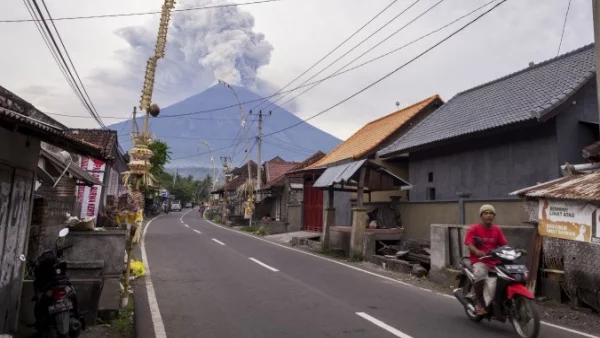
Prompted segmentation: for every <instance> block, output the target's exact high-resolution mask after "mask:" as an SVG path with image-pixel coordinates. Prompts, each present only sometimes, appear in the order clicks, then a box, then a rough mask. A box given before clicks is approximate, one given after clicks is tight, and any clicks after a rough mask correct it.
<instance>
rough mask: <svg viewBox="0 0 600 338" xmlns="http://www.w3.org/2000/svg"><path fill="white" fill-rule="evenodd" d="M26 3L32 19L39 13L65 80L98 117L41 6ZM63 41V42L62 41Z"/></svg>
mask: <svg viewBox="0 0 600 338" xmlns="http://www.w3.org/2000/svg"><path fill="white" fill-rule="evenodd" d="M24 2H25V5H26V6H27V7H28V9H29V8H31V10H32V11H33V16H32V17H36V16H35V12H37V15H38V16H39V18H40V21H41V25H40V26H42V25H43V26H42V31H43V30H44V28H45V32H44V34H42V38H43V39H46V38H48V43H47V46H49V48H50V53H51V54H52V55H53V57H54V56H56V58H55V61H57V63H58V65H59V68H60V69H61V72H62V73H63V75H64V76H65V78H66V80H67V82H68V83H69V85H70V86H71V88H72V89H73V90H74V92H75V95H76V96H77V97H78V98H79V100H80V101H81V102H82V104H83V105H84V107H85V108H86V110H87V111H88V112H89V113H90V115H92V116H96V115H97V113H95V112H94V110H93V109H92V106H91V105H90V103H88V102H87V101H86V97H85V95H84V93H83V92H82V90H81V88H80V87H79V85H78V84H77V81H75V77H74V76H73V73H72V72H71V70H70V69H69V66H68V63H67V61H66V60H65V57H64V55H63V54H62V52H61V50H60V47H59V46H58V43H57V42H56V39H55V38H54V35H53V33H52V30H51V29H50V27H49V26H48V23H47V22H46V19H45V18H44V15H43V13H42V10H41V8H40V7H39V5H38V4H37V2H36V0H32V3H33V6H31V7H30V4H29V5H28V3H27V2H26V0H24ZM42 2H43V0H42ZM33 7H35V10H34V9H33ZM46 9H47V7H46ZM30 14H32V12H30ZM48 16H50V13H49V12H48ZM55 28H56V27H55ZM56 32H57V35H58V36H60V34H59V33H58V30H57V31H56ZM61 41H62V39H61ZM50 42H51V43H50ZM62 45H63V48H64V44H62ZM65 53H68V51H67V50H66V48H65ZM69 59H70V58H69ZM58 60H60V61H62V66H61V62H60V61H58ZM71 65H72V63H71ZM63 70H64V71H63ZM73 71H74V72H76V69H75V67H73ZM77 77H78V78H79V75H77ZM81 85H82V87H83V83H81ZM96 121H97V122H98V123H99V124H100V125H101V126H102V127H105V126H104V124H103V123H102V120H101V119H99V118H98V119H97V120H96Z"/></svg>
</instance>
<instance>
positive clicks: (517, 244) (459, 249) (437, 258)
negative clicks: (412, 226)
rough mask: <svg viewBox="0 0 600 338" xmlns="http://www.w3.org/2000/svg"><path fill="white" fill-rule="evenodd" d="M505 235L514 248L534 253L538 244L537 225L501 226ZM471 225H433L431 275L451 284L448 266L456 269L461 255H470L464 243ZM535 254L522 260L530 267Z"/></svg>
mask: <svg viewBox="0 0 600 338" xmlns="http://www.w3.org/2000/svg"><path fill="white" fill-rule="evenodd" d="M500 227H501V228H502V231H503V232H504V236H505V237H506V240H507V241H508V244H509V245H510V246H511V247H514V248H519V249H525V250H527V251H528V252H530V253H531V252H533V249H534V245H535V236H536V231H537V230H536V228H535V227H534V226H531V225H524V226H507V225H500ZM467 229H468V226H463V225H458V224H432V225H431V237H430V241H431V269H430V271H429V278H430V279H431V280H433V281H435V282H438V283H442V284H451V283H452V282H453V281H452V280H451V279H449V278H448V277H449V275H448V272H447V269H449V268H453V269H456V268H457V267H458V266H459V264H460V258H461V257H463V256H468V252H469V251H468V248H467V247H466V246H465V245H464V242H465V235H466V231H467ZM533 259H534V257H532V256H525V257H523V258H521V259H520V261H521V262H522V263H524V264H527V265H528V266H529V267H530V268H531V266H532V262H533Z"/></svg>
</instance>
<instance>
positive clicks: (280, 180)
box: [268, 150, 325, 187]
mask: <svg viewBox="0 0 600 338" xmlns="http://www.w3.org/2000/svg"><path fill="white" fill-rule="evenodd" d="M323 157H325V153H324V152H322V151H320V150H319V151H317V152H316V153H314V154H312V155H311V156H310V157H308V158H307V159H305V160H304V161H302V162H300V163H296V164H295V165H294V166H293V167H292V168H290V169H288V170H287V171H286V172H284V173H283V174H282V175H281V176H279V177H277V178H274V179H273V180H271V182H270V183H269V185H268V187H274V186H280V185H282V184H283V181H284V179H285V177H286V176H287V175H289V174H290V173H293V172H295V171H298V170H302V169H304V168H306V167H308V166H310V165H311V164H313V163H315V162H317V161H319V160H320V159H322V158H323Z"/></svg>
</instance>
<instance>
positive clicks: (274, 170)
mask: <svg viewBox="0 0 600 338" xmlns="http://www.w3.org/2000/svg"><path fill="white" fill-rule="evenodd" d="M297 165H298V163H295V162H279V161H275V162H267V163H265V174H266V177H267V186H270V185H271V184H272V183H273V182H274V181H275V180H277V179H278V178H280V177H282V176H284V175H285V173H286V172H288V171H289V170H290V169H293V168H294V167H295V166H297Z"/></svg>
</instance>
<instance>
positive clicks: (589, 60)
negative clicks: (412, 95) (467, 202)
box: [378, 44, 595, 156]
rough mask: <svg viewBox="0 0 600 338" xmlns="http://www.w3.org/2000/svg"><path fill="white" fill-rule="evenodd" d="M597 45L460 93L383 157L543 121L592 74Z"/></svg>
mask: <svg viewBox="0 0 600 338" xmlns="http://www.w3.org/2000/svg"><path fill="white" fill-rule="evenodd" d="M594 65H595V64H594V45H593V44H591V45H587V46H585V47H582V48H579V49H577V50H574V51H572V52H569V53H567V54H564V55H561V56H559V57H557V58H554V59H551V60H548V61H545V62H542V63H539V64H537V65H533V66H530V67H528V68H525V69H523V70H521V71H519V72H516V73H513V74H510V75H507V76H505V77H502V78H500V79H497V80H494V81H491V82H488V83H485V84H482V85H480V86H477V87H475V88H472V89H469V90H467V91H464V92H462V93H459V94H457V95H456V96H454V97H453V98H452V99H451V100H449V101H448V102H447V103H446V104H444V105H443V106H442V107H440V108H439V109H437V110H436V111H434V112H433V113H432V114H431V115H429V116H428V117H426V118H425V119H424V120H423V121H421V123H419V124H418V125H417V126H415V127H414V128H412V129H411V130H410V131H408V132H407V133H406V134H404V135H403V136H402V137H400V138H399V139H398V140H397V141H396V142H394V144H392V145H390V146H389V147H386V148H385V149H383V150H381V151H380V152H379V153H378V154H379V155H381V156H386V155H392V154H397V153H400V152H406V151H409V150H410V149H413V148H415V147H419V146H424V145H427V144H432V143H434V142H439V141H442V140H447V139H451V138H455V137H459V136H462V135H467V134H471V133H475V132H480V131H484V130H488V129H492V128H497V127H501V126H506V125H509V124H513V123H517V122H522V121H527V120H534V119H537V120H544V119H546V118H548V117H551V116H552V114H551V113H552V111H553V110H554V109H555V108H556V107H558V106H559V105H561V104H562V103H564V102H565V101H566V100H568V99H569V97H571V96H572V95H573V94H575V93H576V92H577V90H579V89H580V88H581V87H582V86H583V85H585V84H586V83H587V82H588V81H590V80H591V79H593V78H594V74H595V73H594Z"/></svg>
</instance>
